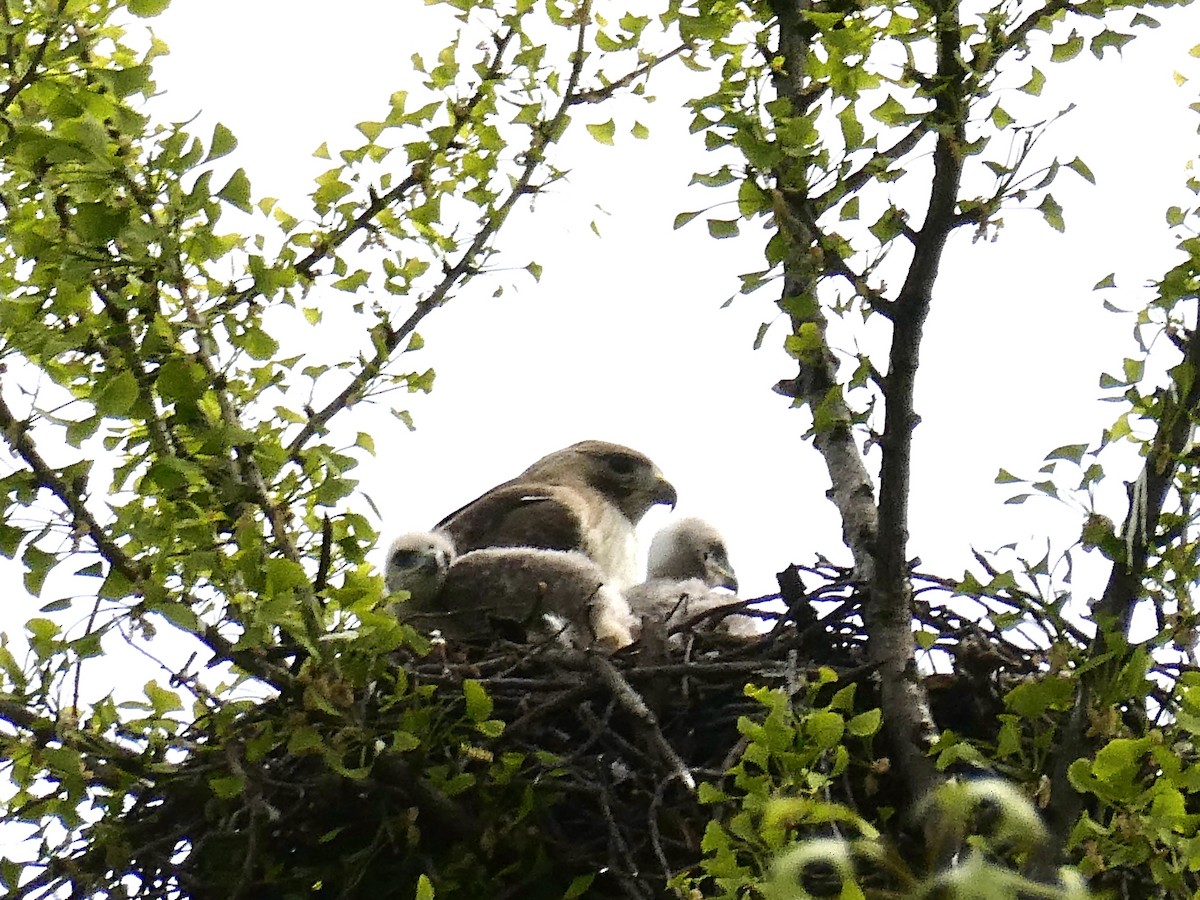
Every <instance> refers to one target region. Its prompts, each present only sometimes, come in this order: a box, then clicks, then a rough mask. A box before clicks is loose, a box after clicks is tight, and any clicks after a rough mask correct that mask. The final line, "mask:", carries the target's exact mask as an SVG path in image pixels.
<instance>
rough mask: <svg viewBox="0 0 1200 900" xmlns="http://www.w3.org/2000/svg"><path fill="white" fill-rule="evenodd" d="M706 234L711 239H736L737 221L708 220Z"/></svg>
mask: <svg viewBox="0 0 1200 900" xmlns="http://www.w3.org/2000/svg"><path fill="white" fill-rule="evenodd" d="M708 233H709V235H711V236H712V237H715V238H717V239H718V240H722V239H724V238H731V237H737V235H738V220H737V219H709V220H708Z"/></svg>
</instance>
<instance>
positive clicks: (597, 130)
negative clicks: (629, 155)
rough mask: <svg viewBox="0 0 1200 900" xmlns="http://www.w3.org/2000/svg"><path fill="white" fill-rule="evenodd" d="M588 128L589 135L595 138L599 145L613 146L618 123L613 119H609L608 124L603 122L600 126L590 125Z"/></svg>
mask: <svg viewBox="0 0 1200 900" xmlns="http://www.w3.org/2000/svg"><path fill="white" fill-rule="evenodd" d="M586 127H587V131H588V134H590V135H591V136H592V137H594V138H595V139H596V140H597V141H598V142H599V143H601V144H607V145H608V146H610V147H611V146H612V144H613V135H614V134H616V131H617V123H616V122H614V121H613V120H612V119H609V120H608V121H607V122H601V123H600V124H599V125H588V126H586Z"/></svg>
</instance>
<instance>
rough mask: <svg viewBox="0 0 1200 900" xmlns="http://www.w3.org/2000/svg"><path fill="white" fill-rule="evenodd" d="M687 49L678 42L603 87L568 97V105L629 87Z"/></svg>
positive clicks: (603, 97)
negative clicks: (670, 48) (672, 47)
mask: <svg viewBox="0 0 1200 900" xmlns="http://www.w3.org/2000/svg"><path fill="white" fill-rule="evenodd" d="M687 49H688V45H687V44H680V45H679V46H678V47H676V48H675V49H674V50H671V51H670V52H668V53H664V54H663V55H662V56H656V57H655V58H654V59H652V60H650V61H649V62H647V63H645V64H644V65H641V66H638V67H637V68H636V69H634V70H633V71H632V72H630V73H629V74H628V75H625V76H623V77H621V78H618V79H617V80H616V81H613V82H610V83H609V84H606V85H605V86H604V87H598V88H592V89H591V90H590V91H580V92H579V93H577V94H575V95H574V96H572V97H571V98H570V105H571V106H577V105H578V104H580V103H601V102H603V101H605V100H607V99H608V98H609V97H611V96H612V95H613V94H615V93H616V92H617V91H619V90H621V89H622V88H627V87H629V85H631V84H633V83H634V82H635V81H637V79H639V78H641V77H642V76H644V75H649V74H650V73H651V72H652V71H654V69H655V68H656V67H658V66H660V65H662V64H663V63H665V62H666V61H667V60H669V59H672V58H674V57H676V56H678V55H679V54H680V53H682V52H683V51H684V50H687Z"/></svg>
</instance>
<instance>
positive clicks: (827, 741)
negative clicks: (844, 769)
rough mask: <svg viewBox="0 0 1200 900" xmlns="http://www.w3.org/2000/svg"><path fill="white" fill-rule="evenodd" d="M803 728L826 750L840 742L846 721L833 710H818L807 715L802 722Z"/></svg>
mask: <svg viewBox="0 0 1200 900" xmlns="http://www.w3.org/2000/svg"><path fill="white" fill-rule="evenodd" d="M804 730H805V731H806V732H807V733H808V735H809V736H810V737H812V738H813V740H815V741H816V742H817V746H819V747H821V748H823V749H826V750H828V749H830V748H831V747H836V746H837V745H838V744H840V743H841V741H842V735H843V734H844V733H845V730H846V723H845V721H844V720H843V719H842V717H841V716H840V715H838V714H837V713H835V712H822V711H820V710H818V711H817V712H814V713H813V714H812V715H810V716H809V717H808V720H807V721H806V722H805V723H804Z"/></svg>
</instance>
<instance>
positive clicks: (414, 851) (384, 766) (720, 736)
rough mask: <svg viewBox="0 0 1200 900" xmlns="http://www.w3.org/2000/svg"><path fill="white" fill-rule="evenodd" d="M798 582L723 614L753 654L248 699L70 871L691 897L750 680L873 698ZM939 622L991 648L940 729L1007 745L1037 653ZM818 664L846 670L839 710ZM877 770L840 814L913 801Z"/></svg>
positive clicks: (391, 665) (483, 673)
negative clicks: (1015, 695) (677, 889)
mask: <svg viewBox="0 0 1200 900" xmlns="http://www.w3.org/2000/svg"><path fill="white" fill-rule="evenodd" d="M789 572H790V577H789V573H782V574H781V579H780V583H781V587H782V588H783V590H782V592H781V594H780V595H776V596H774V597H771V598H763V599H764V601H773V603H771V604H770V608H775V609H781V608H783V607H784V606H786V611H784V612H778V613H771V612H761V610H762V609H764V608H766V607H764V606H763V601H753V603H754V604H755V605H753V606H749V607H747V606H745V605H737V606H733V607H729V608H726V609H725V610H723V611H722V612H724V613H726V614H727V613H731V612H743V613H744V612H747V610H760V611H759V612H758V613H757V614H758V615H759V616H760V617H761V618H762V619H763V620H764V628H767V629H769V630H768V631H767V632H766V633H764V634H763V635H762V636H761V637H758V638H756V639H749V640H747V639H736V638H732V637H730V636H728V635H724V634H722V633H720V631H719V630H717V629H715V628H714V627H713V625H714V623H713V621H712V618H711V617H710V618H709V620H707V621H693V622H690V623H688V624H687V626H686V627H683V628H682V629H680V630H679V632H678V633H676V634H673V635H667V634H664V633H662V632H661V631H656V630H655V629H654V628H653V627H648V628H647V630H646V632H645V633H644V634H643V637H642V639H641V640H640V641H639V642H638V643H637V644H635V645H634V646H632V647H629V648H626V649H625V650H622V651H620V652H618V653H616V654H614V655H612V656H603V655H600V654H598V653H584V652H577V651H569V652H568V651H564V650H562V649H553V648H550V647H546V646H541V647H536V646H530V645H522V644H509V643H498V644H493V645H490V646H468V645H455V646H450V645H445V644H442V645H437V644H435V646H434V649H433V650H432V651H431V652H430V653H428V654H426V655H424V656H418V655H416V654H415V653H409V652H402V653H398V654H394V655H392V656H391V657H390V658H389V659H386V660H384V661H383V664H382V665H377V667H376V668H375V669H372V670H369V671H367V670H364V671H367V674H366V675H364V676H363V677H362V678H360V679H359V684H358V685H357V686H355V685H354V684H353V683H352V680H351V682H347V683H339V684H330V683H321V678H322V676H321V675H313V676H312V677H311V678H310V680H309V682H308V683H307V686H306V688H305V690H304V691H303V696H296V697H287V698H285V697H276V698H272V699H269V700H265V701H242V702H239V703H238V704H228V705H227V708H226V709H225V710H224V712H223V713H222V715H221V716H217V717H214V718H212V719H210V720H207V721H205V722H203V723H197V726H196V733H195V734H194V735H193V737H194V739H195V745H194V750H193V751H192V752H191V753H190V754H189V755H188V756H187V758H186V759H183V760H182V761H179V762H178V763H173V764H171V765H166V764H164V765H163V766H162V768H161V772H160V773H159V775H158V776H157V777H154V778H151V779H149V780H148V781H147V783H146V784H145V785H144V787H143V789H141V790H140V791H138V792H137V793H136V794H135V795H133V797H132V800H131V801H130V802H129V803H127V808H126V810H125V811H124V813H123V814H121V815H120V816H118V817H114V818H111V819H109V820H106V821H102V822H100V823H98V824H97V825H96V826H95V827H94V828H93V830H92V833H91V840H90V841H89V845H88V849H87V852H86V853H81V854H80V856H79V857H77V858H76V860H75V861H74V864H75V868H74V871H75V877H74V878H73V879H72V880H73V881H74V882H75V885H76V887H77V888H78V887H79V886H81V885H83V884H87V886H89V887H91V888H93V889H95V888H98V887H101V886H103V885H108V886H114V885H115V884H116V883H117V882H118V881H120V882H121V883H122V884H123V885H124V886H125V887H126V888H127V889H128V888H130V886H131V885H134V884H136V885H137V889H136V894H135V895H136V896H144V897H168V896H170V897H179V896H181V895H182V896H189V897H193V898H210V897H211V898H217V897H220V898H234V897H255V898H260V897H261V898H274V897H280V898H282V897H310V896H318V897H322V896H324V897H359V896H362V897H376V896H378V897H388V896H397V897H405V898H411V897H413V896H415V895H417V888H418V884H419V883H420V881H419V880H420V879H421V877H422V876H426V877H428V878H429V879H430V883H431V884H433V885H436V889H437V897H438V898H439V900H440V898H444V897H455V896H457V897H487V898H493V900H494V898H503V897H514V898H541V897H547V898H550V897H554V898H558V897H563V896H564V894H568V895H569V893H570V892H571V891H582V890H583V889H584V888H585V887H586V888H587V890H586V893H585V896H588V897H634V898H657V897H665V896H673V894H672V893H671V892H670V891H669V890H668V888H667V882H668V881H669V879H670V878H671V877H672V876H675V875H677V874H678V873H680V872H686V871H692V872H695V871H696V870H695V868H694V867H695V866H696V865H697V863H698V862H699V860H700V859H701V858H702V857H703V856H704V848H703V847H702V842H703V840H704V836H705V830H706V827H707V825H708V823H709V822H710V821H711V820H714V819H715V820H718V821H720V820H721V819H722V817H723V816H727V815H728V814H729V813H730V812H731V811H732V810H731V808H728V807H731V806H732V805H731V804H725V805H724V806H723V805H722V804H721V803H712V802H709V803H702V802H700V799H699V797H698V792H697V790H696V785H697V784H699V783H701V782H708V783H710V784H712V785H716V786H721V785H723V784H728V777H729V776H728V775H727V770H729V769H730V767H731V766H733V765H734V764H735V763H737V762H738V760H739V758H740V756H741V752H742V750H743V749H744V747H745V746H746V738H745V736H744V734H743V731H744V729H740V728H739V721H742V720H744V719H745V720H750V721H755V720H761V718H762V716H763V714H764V708H763V705H762V704H761V703H760V702H758V701H756V700H755V699H754V698H753V697H751V696H749V695H748V692H747V690H746V687H745V686H746V685H747V684H753V685H756V686H760V687H768V688H778V689H781V690H783V691H785V692H786V693H787V695H788V696H789V697H791V698H792V702H793V703H794V704H798V705H801V706H802V705H804V704H814V705H817V706H819V705H821V699H822V697H823V699H824V701H825V702H828V699H829V696H830V695H831V694H832V693H833V691H835V690H840V689H842V688H844V687H845V686H846V685H847V684H850V683H856V684H857V685H858V687H857V689H856V693H855V712H859V711H864V710H868V709H871V708H873V707H874V706H876V705H877V702H876V699H875V698H876V691H875V688H874V682H873V674H874V669H873V667H872V666H870V665H869V664H868V661H867V654H866V641H865V637H864V634H863V629H862V625H861V618H860V616H859V597H858V594H857V592H856V588H855V586H854V585H853V584H852V583H851V581H850V580H849V578H848V577H847V576H846V574H845V573H841V577H833V578H829V579H828V581H827V582H826V583H825V584H824V585H823V586H822V588H820V589H819V590H817V591H807V592H806V591H805V590H804V589H803V587H802V586H801V583H800V579H799V578H798V577H796V574H797V573H796V572H795V571H794V570H789ZM818 607H820V608H821V610H822V613H821V614H820V618H818V612H817V608H818ZM921 608H922V610H923V618H924V619H926V620H927V621H928V622H929V624H930V625H932V626H934V627H936V628H937V629H938V630H939V631H940V632H941V633H943V634H946V633H948V632H953V631H955V629H957V630H958V637H957V638H956V644H957V645H958V646H960V647H964V646H969V645H970V644H971V641H974V642H975V646H976V649H975V650H974V651H972V652H970V653H963V654H960V658H957V659H956V665H955V667H954V668H955V672H954V674H953V675H948V676H935V677H934V678H933V679H931V680H930V681H929V684H930V687H931V689H932V691H931V694H932V696H933V699H934V712H935V717H936V718H937V719H938V724H939V726H941V727H953V728H954V730H955V731H956V732H957V733H959V734H960V735H966V736H973V737H976V738H978V739H980V740H983V741H987V740H989V739H990V738H991V737H992V736H993V734H994V730H995V726H996V719H995V716H996V713H997V712H999V711H1000V710H1001V709H1002V706H1001V703H1000V700H999V697H1000V693H999V687H998V675H999V673H1001V672H1007V673H1012V672H1014V671H1017V672H1031V671H1034V670H1035V669H1036V666H1037V662H1038V660H1037V658H1036V656H1035V655H1034V654H1031V653H1029V652H1026V651H1022V650H1019V649H1018V648H1015V647H1013V646H1012V645H1011V644H1008V643H1007V642H1005V641H1004V639H1003V638H1002V637H1000V636H997V635H996V634H994V633H993V632H990V631H987V630H985V629H983V628H980V627H978V626H976V625H972V624H971V623H967V622H963V621H961V620H959V619H957V617H954V616H953V615H952V614H949V613H946V612H945V611H944V610H936V609H932V608H930V607H929V606H927V605H925V604H921ZM720 615H721V612H718V613H717V616H720ZM948 615H949V616H950V619H952V620H953V621H950V620H947V618H946V617H947V616H948ZM965 632H970V633H969V634H966V633H965ZM964 637H966V638H970V640H961V638H964ZM364 665H366V664H364ZM347 667H348V668H353V664H351V663H347ZM368 668H369V667H368ZM822 669H826V670H828V669H832V670H833V671H834V672H836V673H837V675H838V679H837V681H836V682H834V683H833V684H831V685H827V687H828V688H829V690H828V692H827V693H825V694H823V695H822V694H821V691H820V690H818V689H817V688H815V687H814V685H816V684H818V683H819V682H820V681H822V680H823V679H821V678H818V677H817V675H818V672H820V671H821V670H822ZM938 679H941V682H942V683H941V684H940V685H939V682H938ZM964 681H965V682H968V683H964ZM479 687H482V688H483V691H480V690H479V689H478V688H479ZM500 723H503V724H502V725H501V724H500ZM875 746H876V750H875V752H876V753H878V754H880V755H883V754H884V750H883V749H882V746H881V741H878V740H877V741H875ZM860 755H861V756H862V758H859V759H856V760H855V764H854V765H852V766H851V767H850V768H849V769H848V770H847V773H846V774H845V775H844V776H842V777H841V778H839V779H838V780H837V781H836V789H835V792H834V793H833V794H832V795H830V796H828V797H827V799H830V800H834V801H839V802H842V803H846V804H847V805H849V806H851V807H852V808H854V809H856V810H858V811H859V813H860V814H862V815H864V816H865V817H867V818H872V813H873V812H874V811H875V810H876V809H877V808H879V807H882V806H887V805H896V802H897V801H898V795H897V796H895V797H893V796H889V793H888V790H889V788H888V780H887V778H886V774H885V773H886V762H884V761H882V760H880V759H872V758H867V757H866V755H865V754H860ZM122 879H124V880H123V881H122ZM705 893H707V891H705Z"/></svg>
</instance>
